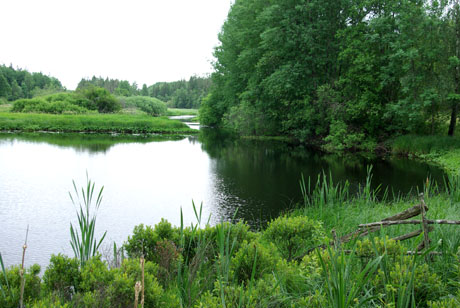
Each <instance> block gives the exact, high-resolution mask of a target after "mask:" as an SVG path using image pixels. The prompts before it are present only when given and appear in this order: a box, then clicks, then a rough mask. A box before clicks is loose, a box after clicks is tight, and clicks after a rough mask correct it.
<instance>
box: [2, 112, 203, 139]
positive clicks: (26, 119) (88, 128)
mask: <svg viewBox="0 0 460 308" xmlns="http://www.w3.org/2000/svg"><path fill="white" fill-rule="evenodd" d="M0 131H19V132H21V131H25V132H34V131H49V132H66V133H72V132H85V133H120V134H152V133H161V134H196V133H197V131H196V130H193V129H190V128H189V127H188V126H187V125H185V124H184V123H182V122H180V121H176V120H170V119H168V118H167V117H152V116H148V115H141V114H129V115H128V114H80V115H51V114H34V113H10V112H0Z"/></svg>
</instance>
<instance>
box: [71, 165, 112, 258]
mask: <svg viewBox="0 0 460 308" xmlns="http://www.w3.org/2000/svg"><path fill="white" fill-rule="evenodd" d="M72 183H73V187H74V193H75V196H72V194H71V193H70V192H69V196H70V199H71V200H72V203H73V205H74V206H75V207H76V213H77V219H78V225H77V227H74V226H73V224H72V223H70V245H71V246H72V249H73V251H74V253H75V257H76V258H77V259H79V260H80V264H81V265H82V266H83V265H84V264H85V263H86V262H87V261H88V260H89V259H90V258H91V257H93V256H94V255H95V254H96V252H97V250H98V249H99V246H101V244H102V241H103V240H104V238H105V236H106V234H107V231H105V232H104V234H103V235H102V237H101V239H100V240H99V241H97V239H96V238H95V236H94V233H95V229H96V217H97V210H98V209H99V206H100V205H101V202H102V192H103V190H104V186H102V188H101V189H100V190H99V193H98V194H97V198H96V202H95V204H94V205H93V197H94V188H95V183H93V182H92V181H91V180H90V179H89V178H88V174H86V188H85V187H82V188H81V191H80V192H79V190H78V189H77V186H76V185H75V181H72ZM92 207H94V210H92ZM77 228H78V229H77Z"/></svg>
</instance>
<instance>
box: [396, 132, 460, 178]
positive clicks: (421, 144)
mask: <svg viewBox="0 0 460 308" xmlns="http://www.w3.org/2000/svg"><path fill="white" fill-rule="evenodd" d="M390 147H391V152H392V153H393V154H395V155H404V156H408V157H411V158H415V159H421V160H423V161H427V162H432V163H435V164H437V165H439V166H441V167H442V168H444V169H445V170H446V171H447V172H449V173H451V174H460V137H459V136H455V137H449V136H412V135H407V136H400V137H397V138H395V139H394V140H392V141H390Z"/></svg>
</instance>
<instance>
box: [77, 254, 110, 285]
mask: <svg viewBox="0 0 460 308" xmlns="http://www.w3.org/2000/svg"><path fill="white" fill-rule="evenodd" d="M112 279H113V273H112V272H111V271H109V269H108V266H107V264H106V263H105V262H102V261H101V256H100V255H97V256H94V257H92V258H91V259H89V260H88V261H87V262H86V263H85V265H84V266H83V268H82V269H81V283H80V288H79V290H80V291H83V292H91V291H98V290H104V288H105V287H106V286H108V285H110V282H111V280H112Z"/></svg>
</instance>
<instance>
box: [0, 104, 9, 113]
mask: <svg viewBox="0 0 460 308" xmlns="http://www.w3.org/2000/svg"><path fill="white" fill-rule="evenodd" d="M10 109H11V104H5V105H2V104H1V102H0V112H8V111H10Z"/></svg>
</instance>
